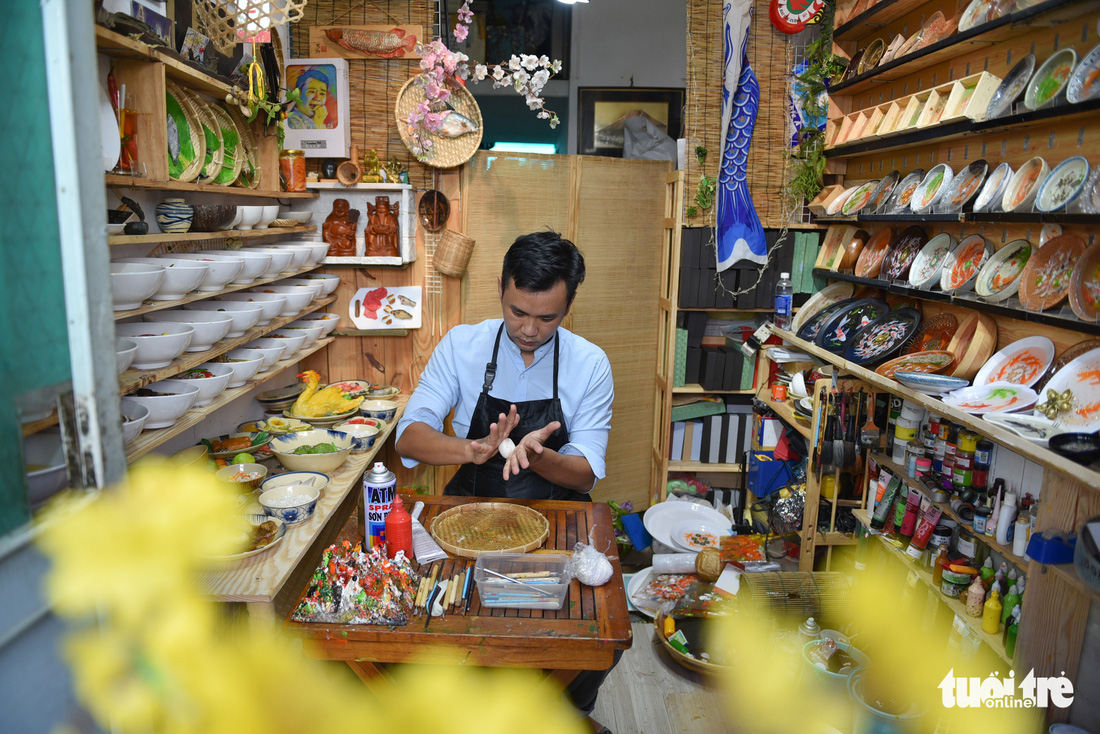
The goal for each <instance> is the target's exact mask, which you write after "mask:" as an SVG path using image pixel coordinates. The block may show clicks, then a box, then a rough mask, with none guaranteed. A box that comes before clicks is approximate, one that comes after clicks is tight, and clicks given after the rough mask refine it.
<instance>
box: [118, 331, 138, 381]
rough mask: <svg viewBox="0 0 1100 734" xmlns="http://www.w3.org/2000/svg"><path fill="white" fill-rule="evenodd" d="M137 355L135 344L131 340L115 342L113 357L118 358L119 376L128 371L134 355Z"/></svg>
mask: <svg viewBox="0 0 1100 734" xmlns="http://www.w3.org/2000/svg"><path fill="white" fill-rule="evenodd" d="M136 354H137V344H135V343H134V341H133V340H132V339H116V340H115V356H116V357H118V373H119V374H120V375H121V374H122V373H123V372H125V371H126V370H128V369H130V365H131V364H133V363H134V355H136Z"/></svg>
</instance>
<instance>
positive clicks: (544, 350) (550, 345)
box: [500, 327, 560, 367]
mask: <svg viewBox="0 0 1100 734" xmlns="http://www.w3.org/2000/svg"><path fill="white" fill-rule="evenodd" d="M559 328H560V327H559ZM557 333H558V332H557V330H555V331H554V336H552V337H550V339H549V340H548V341H547V342H546V343H545V344H543V345H542V346H541V347H539V348H537V349H536V350H535V359H534V361H533V362H531V366H532V367H534V366H535V364H537V363H538V362H539V361H540V360H541V359H542V358H543V357H545V356H546V355H547V354H552V353H553V349H554V338H555V337H556V336H557ZM500 341H501V346H503V348H504V349H506V350H508V353H509V354H511V355H512V356H513V357H515V358H516V359H523V354H522V353H521V352H520V348H519V346H518V345H517V344H516V343H515V342H514V341H512V340H511V338H510V337H509V336H508V330H507V329H505V330H504V333H503V334H501V335H500Z"/></svg>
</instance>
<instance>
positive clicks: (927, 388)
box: [894, 372, 970, 395]
mask: <svg viewBox="0 0 1100 734" xmlns="http://www.w3.org/2000/svg"><path fill="white" fill-rule="evenodd" d="M894 379H896V380H897V381H898V382H900V383H901V384H902V385H905V386H906V387H907V388H909V389H910V390H916V391H917V392H922V393H925V394H927V395H942V394H943V393H945V392H951V391H952V390H958V389H960V388H964V387H966V386H967V385H969V384H970V381H969V380H964V379H962V378H961V377H951V376H949V375H930V374H928V373H927V372H895V373H894Z"/></svg>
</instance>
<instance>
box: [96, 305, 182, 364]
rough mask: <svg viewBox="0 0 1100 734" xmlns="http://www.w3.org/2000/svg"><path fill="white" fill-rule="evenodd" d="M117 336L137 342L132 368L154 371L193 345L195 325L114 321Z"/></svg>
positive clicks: (166, 322)
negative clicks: (118, 322)
mask: <svg viewBox="0 0 1100 734" xmlns="http://www.w3.org/2000/svg"><path fill="white" fill-rule="evenodd" d="M157 313H160V312H159V311H158V312H157ZM115 335H116V336H120V337H122V338H124V339H129V340H130V341H132V342H133V343H134V344H137V352H136V353H135V354H134V361H133V362H131V363H130V366H131V367H133V368H134V369H139V370H153V369H158V368H160V367H167V366H168V365H170V364H171V363H172V360H173V359H175V358H176V357H178V356H180V355H181V354H183V352H184V350H185V349H187V347H188V345H190V344H191V339H192V337H193V336H194V335H195V327H193V326H191V324H180V323H173V322H168V321H153V320H149V321H146V322H143V321H135V322H134V323H130V324H115Z"/></svg>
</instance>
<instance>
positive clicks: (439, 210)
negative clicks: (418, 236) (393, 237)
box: [416, 189, 451, 232]
mask: <svg viewBox="0 0 1100 734" xmlns="http://www.w3.org/2000/svg"><path fill="white" fill-rule="evenodd" d="M416 213H417V215H418V218H419V220H420V226H421V227H423V228H424V229H425V230H426V231H428V232H439V231H441V230H442V229H443V228H444V227H446V226H447V219H448V217H450V216H451V203H450V202H449V201H447V197H446V196H445V195H444V194H443V192H442V191H438V190H436V189H430V190H428V191H425V192H424V195H423V196H421V197H420V203H419V204H417V206H416Z"/></svg>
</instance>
